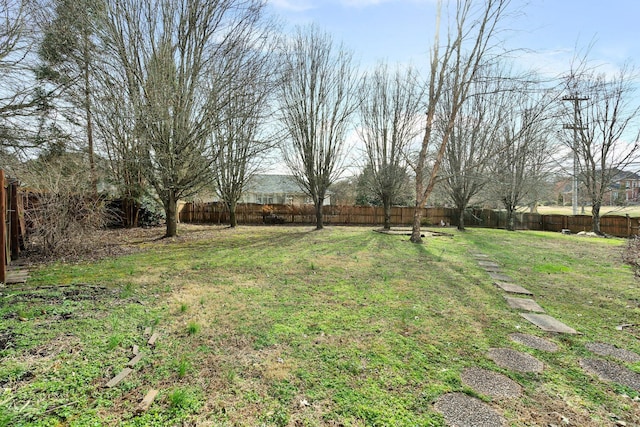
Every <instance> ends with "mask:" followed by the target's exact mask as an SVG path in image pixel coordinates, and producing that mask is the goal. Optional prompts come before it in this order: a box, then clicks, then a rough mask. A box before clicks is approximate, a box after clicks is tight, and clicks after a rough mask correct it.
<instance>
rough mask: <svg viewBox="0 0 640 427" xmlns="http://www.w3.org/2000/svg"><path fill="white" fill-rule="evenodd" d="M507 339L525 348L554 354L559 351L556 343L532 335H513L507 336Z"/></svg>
mask: <svg viewBox="0 0 640 427" xmlns="http://www.w3.org/2000/svg"><path fill="white" fill-rule="evenodd" d="M509 338H510V339H511V341H515V342H517V343H520V344H522V345H526V346H527V347H531V348H535V349H536V350H541V351H548V352H550V353H554V352H556V351H558V350H559V349H560V348H559V347H558V345H557V344H556V343H554V342H551V341H548V340H545V339H544V338H540V337H536V336H534V335H529V334H520V333H515V334H511V335H509Z"/></svg>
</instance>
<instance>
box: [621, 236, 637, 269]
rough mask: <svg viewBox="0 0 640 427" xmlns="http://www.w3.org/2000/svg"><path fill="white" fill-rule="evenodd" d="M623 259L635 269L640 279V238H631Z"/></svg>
mask: <svg viewBox="0 0 640 427" xmlns="http://www.w3.org/2000/svg"><path fill="white" fill-rule="evenodd" d="M622 259H623V261H624V262H625V263H626V264H629V265H630V266H631V268H633V271H634V273H635V275H636V277H640V237H638V236H633V237H631V238H629V240H628V241H627V247H626V248H625V250H624V252H623V253H622Z"/></svg>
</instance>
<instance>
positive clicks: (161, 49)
mask: <svg viewBox="0 0 640 427" xmlns="http://www.w3.org/2000/svg"><path fill="white" fill-rule="evenodd" d="M263 6H264V2H263V1H262V0H217V1H205V0H122V1H116V2H112V3H110V4H109V5H108V7H107V19H106V22H105V25H104V29H105V34H104V37H103V43H104V47H105V51H107V52H108V53H110V54H111V57H112V60H113V61H114V62H115V63H117V64H118V65H119V66H120V67H122V68H123V70H124V71H125V72H126V81H127V86H126V87H127V91H128V94H127V95H128V96H129V97H130V98H131V101H132V105H133V110H134V113H135V135H134V137H135V138H138V139H139V140H140V141H141V142H142V143H143V144H144V152H145V154H146V156H145V158H144V162H143V166H144V168H143V170H144V172H145V177H146V179H147V181H148V182H149V183H150V185H151V186H152V187H153V188H154V189H155V191H156V193H157V194H158V197H159V198H160V199H161V201H162V203H163V207H164V210H165V214H166V224H167V230H166V236H168V237H171V236H175V235H176V232H177V201H178V199H180V198H185V197H189V196H191V195H193V194H195V193H197V192H198V191H199V190H200V189H201V188H203V187H204V186H206V185H209V184H210V182H211V181H212V179H213V178H212V175H211V167H212V165H213V162H214V161H215V156H216V152H215V150H214V147H212V145H211V144H210V140H209V137H210V135H211V134H212V131H213V129H214V128H215V126H216V125H217V123H216V120H215V119H216V114H215V109H216V108H219V107H220V102H219V99H220V97H221V96H223V94H224V91H226V90H229V87H230V86H232V85H241V84H243V83H244V80H243V76H242V75H227V74H223V75H219V74H216V73H215V71H216V68H215V66H216V64H217V62H218V61H220V60H221V59H222V58H224V56H225V55H226V54H227V52H233V50H234V49H233V46H234V44H235V43H237V42H238V41H241V40H243V39H244V38H245V37H246V36H247V34H250V33H251V31H252V30H253V28H255V26H256V25H258V23H259V21H260V19H261V17H262V13H263ZM213 76H217V77H219V78H218V79H217V80H216V81H212V77H213Z"/></svg>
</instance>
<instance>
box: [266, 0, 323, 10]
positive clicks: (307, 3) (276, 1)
mask: <svg viewBox="0 0 640 427" xmlns="http://www.w3.org/2000/svg"><path fill="white" fill-rule="evenodd" d="M269 3H270V4H271V5H272V6H273V7H274V8H276V9H284V10H289V11H292V12H303V11H305V10H309V9H313V8H315V6H314V5H313V2H312V1H311V0H269Z"/></svg>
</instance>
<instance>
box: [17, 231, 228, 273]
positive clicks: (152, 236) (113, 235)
mask: <svg viewBox="0 0 640 427" xmlns="http://www.w3.org/2000/svg"><path fill="white" fill-rule="evenodd" d="M225 228H228V227H226V226H216V225H194V224H180V225H179V229H178V236H176V237H171V238H165V237H164V234H165V231H166V230H165V228H164V227H149V228H118V229H109V230H101V231H98V232H96V233H95V235H94V236H93V238H92V241H91V242H85V249H84V250H82V251H79V252H78V253H75V254H68V255H66V256H65V257H62V258H53V257H47V256H44V255H42V254H41V253H40V252H39V251H38V250H37V249H35V248H32V249H30V250H27V251H25V252H23V253H22V254H21V258H20V259H19V260H18V264H20V265H24V266H27V267H28V266H29V265H36V264H47V263H51V262H63V263H74V262H81V261H97V260H100V259H104V258H108V257H113V256H120V255H128V254H132V253H137V252H141V251H144V250H146V248H147V247H148V246H149V244H151V243H153V244H156V245H157V244H170V243H186V242H191V241H197V240H202V239H207V238H211V233H212V232H216V231H220V230H223V229H225Z"/></svg>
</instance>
